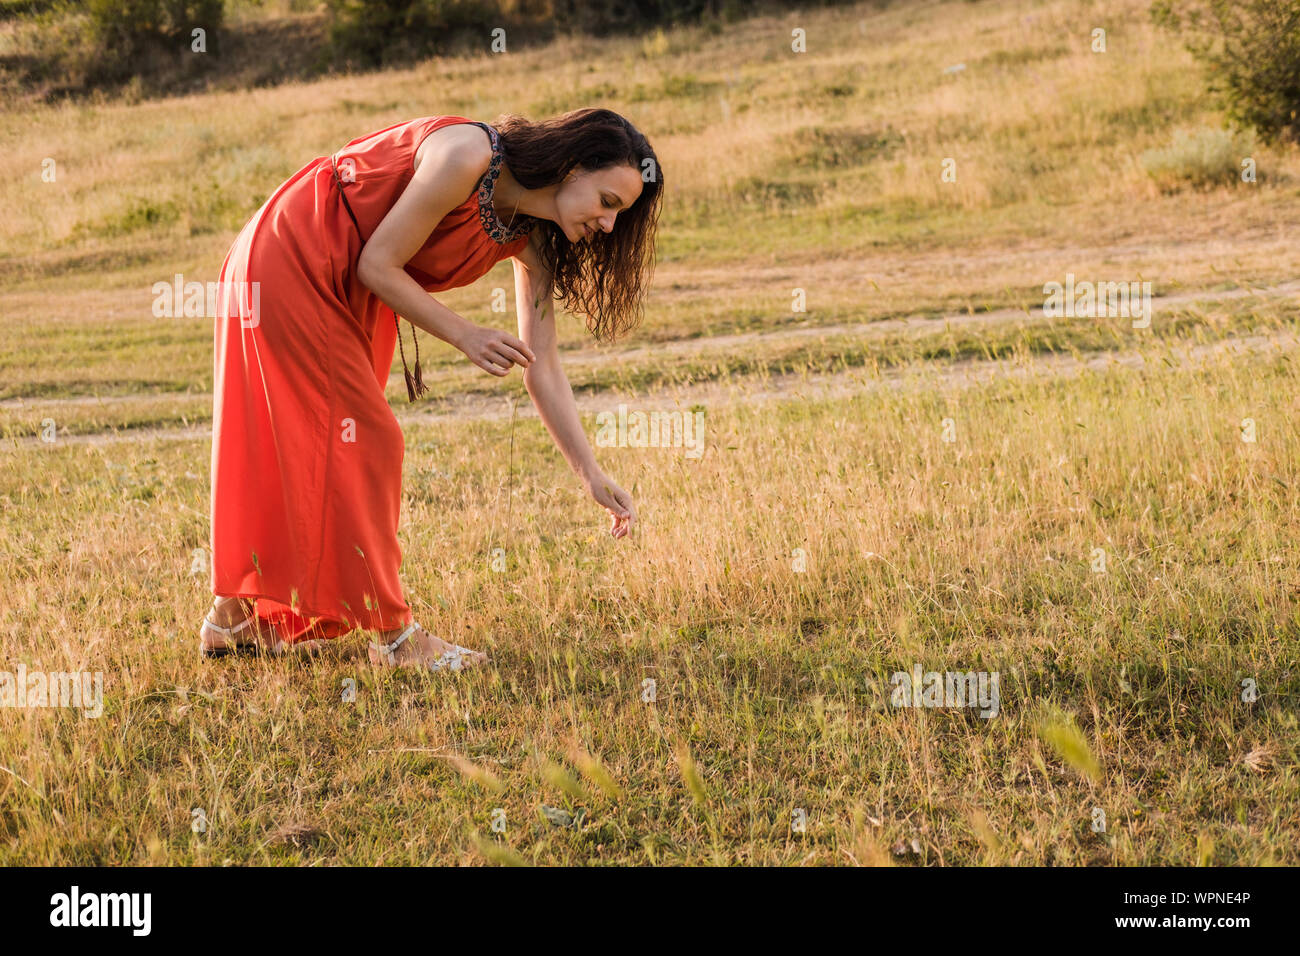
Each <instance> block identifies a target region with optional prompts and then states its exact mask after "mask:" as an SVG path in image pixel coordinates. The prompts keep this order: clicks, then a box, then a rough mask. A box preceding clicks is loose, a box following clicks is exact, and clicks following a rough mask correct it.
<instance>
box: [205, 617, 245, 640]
mask: <svg viewBox="0 0 1300 956" xmlns="http://www.w3.org/2000/svg"><path fill="white" fill-rule="evenodd" d="M203 624H204V626H206V627H210V628H212V629H213V630H214V631H216V632H217V633H218V634H224V635H226V637H234V636H235V635H236V634H238V633H239V632H240V631H242V630H243V629H244V628H246V627H252V625H253V615H251V614H250V615H249V616H248V617H246V618H244V619H243V620H242V621H240V622H239V623H238V624H236V625H235V626H234V627H222V626H221V625H220V624H217V623H215V622H214V621H213V620H212V618H211V617H207V618H205V619H204V621H203Z"/></svg>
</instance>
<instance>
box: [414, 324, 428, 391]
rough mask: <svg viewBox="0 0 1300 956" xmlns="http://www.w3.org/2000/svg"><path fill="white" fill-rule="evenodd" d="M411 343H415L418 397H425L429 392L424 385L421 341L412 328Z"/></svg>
mask: <svg viewBox="0 0 1300 956" xmlns="http://www.w3.org/2000/svg"><path fill="white" fill-rule="evenodd" d="M411 341H412V342H414V343H415V388H414V390H413V391H414V392H415V394H416V395H417V396H419V395H423V394H424V393H425V392H427V391H428V390H429V388H428V386H426V385H425V384H424V374H423V373H422V372H421V371H420V340H419V339H418V338H416V337H415V327H414V326H412V327H411Z"/></svg>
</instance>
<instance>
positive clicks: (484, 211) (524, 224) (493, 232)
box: [474, 123, 535, 243]
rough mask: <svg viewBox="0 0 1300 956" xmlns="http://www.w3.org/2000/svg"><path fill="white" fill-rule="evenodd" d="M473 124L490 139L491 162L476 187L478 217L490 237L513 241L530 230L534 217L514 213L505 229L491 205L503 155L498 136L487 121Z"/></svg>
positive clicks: (501, 241)
mask: <svg viewBox="0 0 1300 956" xmlns="http://www.w3.org/2000/svg"><path fill="white" fill-rule="evenodd" d="M474 125H475V126H481V127H483V128H484V129H485V130H487V134H488V137H489V138H490V139H491V140H492V162H491V163H490V164H489V165H488V169H487V172H486V173H484V174H483V179H482V181H481V182H480V183H479V187H478V218H479V221H480V222H481V223H483V231H484V232H486V233H487V234H488V235H489V236H490V237H491V238H492V239H495V240H496V241H497V242H500V243H507V242H513V241H514V240H516V239H518V238H519V237H520V236H524V235H527V234H528V232H529V231H531V230H532V228H533V223H534V222H535V219H534V218H533V217H532V216H529V215H525V214H523V213H519V214H516V216H515V221H514V225H513V226H511V227H510V228H508V229H507V228H506V225H505V223H503V222H502V221H501V219H500V218H499V217H498V216H497V211H496V208H495V207H494V206H493V205H492V193H493V190H494V189H495V187H496V181H497V175H498V174H499V173H500V172H501V160H502V158H503V157H502V153H501V143H500V137H499V136H498V135H497V131H496V130H495V129H493V128H492V127H491V126H489V125H488V124H487V123H475V124H474Z"/></svg>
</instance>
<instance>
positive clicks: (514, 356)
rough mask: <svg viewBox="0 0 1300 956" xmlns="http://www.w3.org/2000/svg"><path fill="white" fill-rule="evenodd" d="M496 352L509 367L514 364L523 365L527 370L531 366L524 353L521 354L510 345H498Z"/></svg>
mask: <svg viewBox="0 0 1300 956" xmlns="http://www.w3.org/2000/svg"><path fill="white" fill-rule="evenodd" d="M495 352H496V355H498V356H500V358H501V359H503V360H504V361H505V363H506V366H507V367H509V366H510V365H512V364H513V365H522V366H523V367H524V368H527V367H528V366H529V364H531V363H530V362H529V361H528V358H527V356H525V355H524V353H522V352H520V351H519V350H518V349H513V348H511V347H510V346H509V345H498V346H496V348H495ZM493 361H496V359H495V358H494V359H493Z"/></svg>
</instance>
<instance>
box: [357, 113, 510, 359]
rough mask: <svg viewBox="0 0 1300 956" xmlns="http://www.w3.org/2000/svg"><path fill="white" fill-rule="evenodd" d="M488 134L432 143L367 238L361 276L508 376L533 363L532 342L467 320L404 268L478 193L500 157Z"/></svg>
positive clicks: (402, 311)
mask: <svg viewBox="0 0 1300 956" xmlns="http://www.w3.org/2000/svg"><path fill="white" fill-rule="evenodd" d="M478 139H481V137H477V138H474V137H464V138H462V139H460V140H459V141H457V140H456V139H454V138H448V139H447V140H446V141H445V142H443V143H439V144H436V145H437V147H438V148H430V149H428V150H427V151H426V153H425V156H424V157H423V158H422V159H421V161H420V165H419V166H418V167H417V168H416V170H415V173H414V175H412V176H411V181H410V182H409V183H408V184H407V186H406V188H405V189H404V190H403V191H402V195H401V196H399V197H398V199H397V202H395V203H394V204H393V208H392V209H390V210H389V211H388V214H387V215H386V216H385V217H384V219H383V221H382V222H381V223H380V224H379V225H378V227H376V229H375V231H374V234H373V235H372V236H371V237H370V238H369V239H368V240H366V245H365V248H364V249H362V250H361V257H360V259H359V260H358V262H357V278H358V279H360V280H361V283H362V284H363V285H365V286H366V288H368V289H370V291H372V292H373V293H374V294H375V295H377V296H378V297H379V299H380V301H382V302H383V303H384V304H385V305H387V306H388V307H389V308H390V309H392V310H393V311H394V312H395V313H397V314H398V315H400V316H403V317H404V318H407V319H410V320H411V321H412V322H413V323H415V325H417V326H419V327H420V328H422V329H424V330H425V331H426V332H428V333H429V334H430V335H436V336H437V337H438V338H440V339H442V340H443V341H444V342H447V343H449V344H451V345H454V346H455V347H456V348H458V349H460V350H461V351H462V352H464V353H465V354H466V355H467V356H468V357H469V359H470V361H472V362H473V363H474V364H475V365H477V366H479V368H482V369H483V370H484V371H488V372H492V373H493V374H495V375H505V374H507V373H508V372H509V371H510V368H511V366H512V365H513V364H519V365H523V366H524V367H527V366H528V364H529V362H530V361H531V358H530V356H529V353H528V349H527V347H526V346H525V345H524V344H523V342H520V341H519V340H518V339H516V338H515V337H514V336H512V335H509V334H508V333H505V332H498V331H496V330H495V329H485V328H482V327H480V326H478V325H475V324H474V323H473V322H471V321H469V320H468V319H465V318H463V317H461V316H459V315H457V314H456V313H455V312H453V311H452V310H451V309H449V308H447V307H446V306H445V305H443V304H442V303H441V302H437V301H435V300H434V299H433V297H432V296H430V295H429V293H427V292H425V291H424V289H422V288H420V284H419V283H418V282H416V281H415V280H414V279H412V278H411V277H410V276H409V275H408V274H407V273H406V269H405V268H404V267H405V265H406V263H408V262H410V261H411V257H412V256H414V255H415V254H416V252H418V251H419V249H420V247H421V246H422V245H424V243H425V242H426V241H427V240H428V238H429V234H430V233H432V232H433V230H434V229H435V228H436V227H437V225H438V223H439V222H441V221H442V219H443V217H444V216H446V215H447V213H449V212H451V211H452V210H453V209H455V208H456V207H457V206H459V205H460V204H461V203H462V202H464V201H465V197H466V196H468V195H469V194H470V192H471V191H472V190H473V189H474V187H475V185H476V184H477V183H478V181H479V178H480V177H481V176H482V175H483V173H484V172H485V171H486V170H487V168H488V164H489V163H490V162H491V159H492V148H491V146H490V145H488V143H487V142H486V141H485V140H484V141H482V142H477V140H478Z"/></svg>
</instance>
